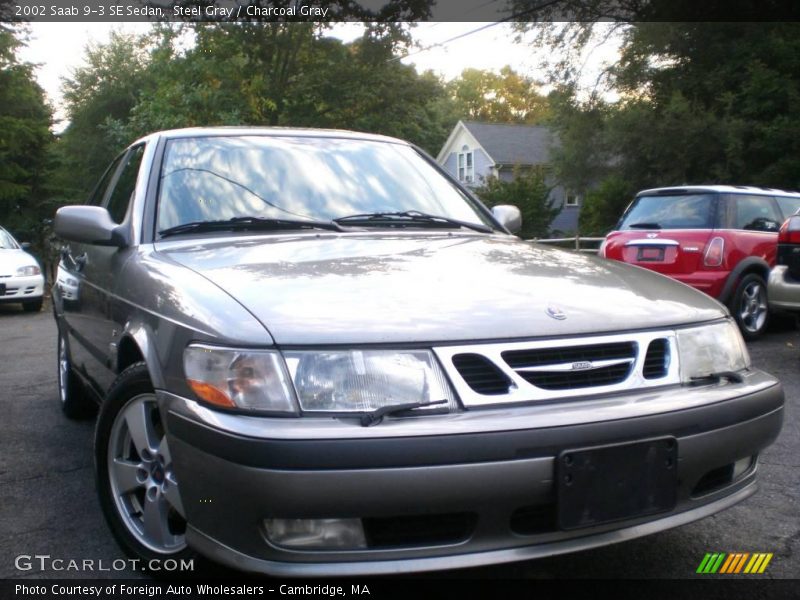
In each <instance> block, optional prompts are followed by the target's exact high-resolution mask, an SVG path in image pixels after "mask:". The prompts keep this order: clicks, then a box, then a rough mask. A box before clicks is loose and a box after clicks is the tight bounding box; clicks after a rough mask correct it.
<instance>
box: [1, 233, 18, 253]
mask: <svg viewBox="0 0 800 600" xmlns="http://www.w3.org/2000/svg"><path fill="white" fill-rule="evenodd" d="M17 248H19V246H18V245H17V242H16V241H15V240H14V238H13V237H11V234H10V233H8V232H7V231H6V230H5V229H0V250H16V249H17Z"/></svg>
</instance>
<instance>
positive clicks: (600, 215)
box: [578, 175, 636, 236]
mask: <svg viewBox="0 0 800 600" xmlns="http://www.w3.org/2000/svg"><path fill="white" fill-rule="evenodd" d="M635 193H636V189H634V188H633V187H632V186H631V184H630V183H629V182H627V181H625V180H624V179H622V178H621V177H619V176H617V175H610V176H608V177H607V178H606V179H604V180H603V181H602V182H601V183H600V184H599V185H598V186H596V187H594V188H593V189H591V190H590V191H588V192H587V193H586V195H585V196H584V198H583V206H582V207H581V212H580V216H579V217H578V231H580V232H581V235H586V236H601V235H606V234H607V233H608V232H609V231H611V230H612V229H613V228H614V225H616V223H617V221H618V220H619V218H620V216H622V213H623V212H624V211H625V208H626V207H627V206H628V204H630V201H631V200H632V199H633V195H634V194H635Z"/></svg>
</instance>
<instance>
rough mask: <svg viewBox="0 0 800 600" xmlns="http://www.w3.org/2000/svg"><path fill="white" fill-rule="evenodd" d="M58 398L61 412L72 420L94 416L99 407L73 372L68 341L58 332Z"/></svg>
mask: <svg viewBox="0 0 800 600" xmlns="http://www.w3.org/2000/svg"><path fill="white" fill-rule="evenodd" d="M57 367H58V398H59V400H60V401H61V410H62V411H63V412H64V414H65V415H67V417H69V418H70V419H81V418H85V417H88V416H91V415H93V414H94V413H95V412H96V410H97V406H96V405H95V403H94V402H92V400H91V399H90V398H88V397H87V395H86V390H85V389H84V388H83V384H82V383H81V382H80V380H79V379H78V376H77V375H75V373H74V372H73V370H72V360H71V359H70V355H69V346H68V345H67V340H66V338H65V337H64V336H63V334H62V333H61V331H59V332H58V345H57Z"/></svg>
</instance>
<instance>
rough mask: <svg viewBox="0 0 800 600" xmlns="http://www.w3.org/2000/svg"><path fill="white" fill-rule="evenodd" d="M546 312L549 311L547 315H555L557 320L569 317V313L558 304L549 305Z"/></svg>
mask: <svg viewBox="0 0 800 600" xmlns="http://www.w3.org/2000/svg"><path fill="white" fill-rule="evenodd" d="M545 312H546V313H547V316H549V317H553V318H554V319H555V320H556V321H563V320H564V319H566V318H567V315H566V314H564V311H563V310H561V309H560V308H558V307H557V306H553V305H550V306H548V307H547V310H546V311H545Z"/></svg>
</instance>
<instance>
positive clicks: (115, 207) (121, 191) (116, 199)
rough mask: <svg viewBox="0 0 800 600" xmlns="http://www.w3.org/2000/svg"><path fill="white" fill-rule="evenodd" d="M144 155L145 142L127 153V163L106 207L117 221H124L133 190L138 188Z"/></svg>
mask: <svg viewBox="0 0 800 600" xmlns="http://www.w3.org/2000/svg"><path fill="white" fill-rule="evenodd" d="M143 156H144V144H140V145H139V146H136V147H134V148H131V150H130V151H129V152H128V153H127V154H126V155H125V164H124V166H123V167H122V171H121V172H120V174H119V177H118V178H117V182H116V184H115V185H114V189H113V190H112V191H111V195H110V196H109V198H108V204H107V205H106V208H107V209H108V213H109V214H110V215H111V218H112V219H113V220H114V222H115V223H122V221H124V220H125V215H127V214H128V207H129V206H130V203H131V199H132V198H133V192H134V191H135V190H136V179H137V177H138V175H139V167H140V166H141V165H142V157H143Z"/></svg>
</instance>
